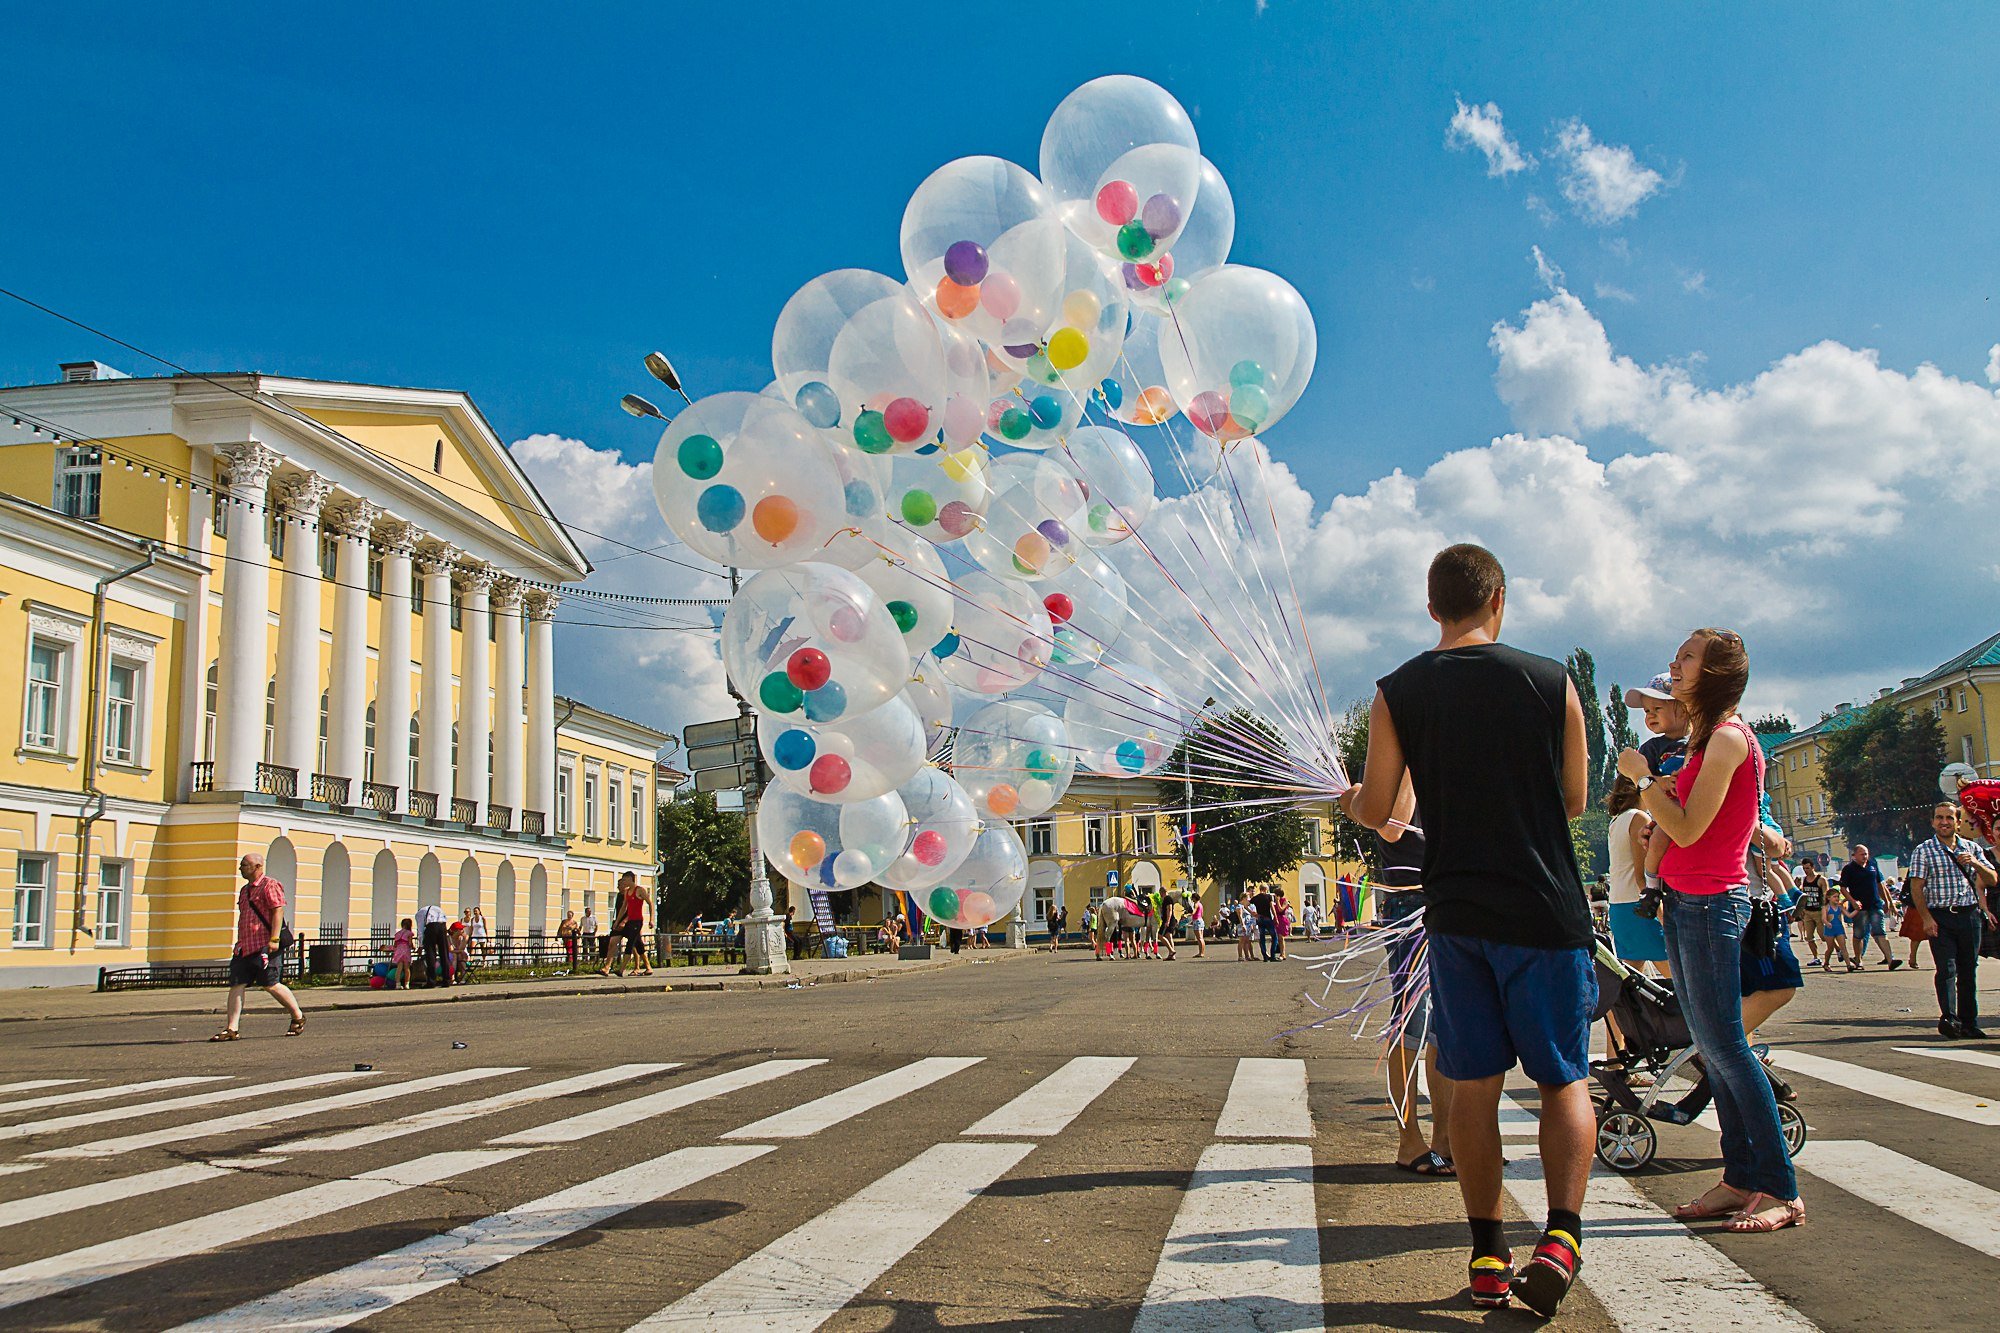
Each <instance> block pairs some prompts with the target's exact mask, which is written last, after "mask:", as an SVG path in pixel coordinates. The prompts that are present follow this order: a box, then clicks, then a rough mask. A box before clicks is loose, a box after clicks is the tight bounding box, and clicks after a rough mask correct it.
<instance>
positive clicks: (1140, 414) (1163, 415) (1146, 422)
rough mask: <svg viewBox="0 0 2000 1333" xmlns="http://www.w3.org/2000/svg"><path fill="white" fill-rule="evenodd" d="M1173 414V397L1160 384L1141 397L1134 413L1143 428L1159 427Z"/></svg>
mask: <svg viewBox="0 0 2000 1333" xmlns="http://www.w3.org/2000/svg"><path fill="white" fill-rule="evenodd" d="M1173 414H1174V398H1173V395H1172V394H1170V393H1168V392H1167V391H1166V389H1165V387H1164V386H1162V385H1158V384H1155V385H1154V386H1153V387H1152V388H1150V389H1147V390H1145V391H1144V392H1143V393H1141V394H1140V395H1139V402H1138V404H1137V406H1136V407H1135V408H1134V410H1133V412H1132V415H1133V416H1135V417H1137V418H1138V419H1139V424H1140V425H1142V426H1157V425H1159V424H1160V423H1161V422H1162V421H1165V420H1166V419H1167V418H1168V417H1170V416H1172V415H1173Z"/></svg>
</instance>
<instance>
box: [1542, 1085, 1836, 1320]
mask: <svg viewBox="0 0 2000 1333" xmlns="http://www.w3.org/2000/svg"><path fill="white" fill-rule="evenodd" d="M1505 1100H1507V1099H1506V1098H1504V1097H1503V1098H1502V1101H1503V1102H1504V1101H1505ZM1506 1151H1507V1153H1508V1156H1509V1158H1510V1160H1509V1161H1508V1163H1507V1175H1506V1181H1507V1192H1508V1193H1509V1194H1511V1195H1513V1196H1514V1202H1515V1203H1516V1204H1518V1205H1520V1208H1521V1211H1522V1212H1524V1213H1526V1214H1527V1215H1528V1216H1529V1217H1530V1218H1541V1217H1544V1216H1546V1214H1547V1210H1548V1206H1549V1205H1548V1196H1547V1193H1546V1192H1545V1191H1544V1190H1543V1188H1542V1163H1541V1159H1540V1158H1539V1157H1538V1156H1536V1155H1535V1150H1534V1149H1533V1148H1532V1147H1530V1146H1529V1145H1527V1144H1523V1143H1510V1144H1507V1145H1506ZM1583 1221H1584V1237H1583V1245H1584V1250H1583V1253H1584V1264H1583V1271H1582V1273H1581V1274H1580V1280H1581V1281H1582V1283H1583V1285H1584V1286H1586V1287H1588V1288H1590V1293H1591V1295H1593V1296H1595V1297H1597V1299H1598V1302H1599V1303H1600V1304H1602V1305H1603V1306H1604V1308H1605V1311H1606V1312H1607V1313H1608V1314H1610V1316H1611V1317H1612V1319H1613V1320H1615V1321H1616V1322H1617V1324H1618V1326H1619V1327H1620V1328H1702V1329H1730V1328H1754V1329H1759V1330H1765V1329H1779V1330H1796V1331H1797V1333H1811V1331H1813V1330H1816V1329H1817V1328H1818V1325H1816V1324H1814V1323H1813V1322H1812V1321H1811V1320H1809V1319H1807V1318H1806V1317H1805V1316H1804V1315H1802V1314H1800V1313H1798V1312H1797V1311H1796V1310H1794V1309H1792V1307H1791V1306H1790V1305H1787V1304H1786V1303H1785V1302H1784V1301H1783V1300H1782V1299H1780V1298H1779V1297H1778V1296H1776V1295H1774V1294H1772V1292H1771V1291H1770V1290H1769V1289H1767V1288H1766V1287H1765V1286H1764V1285H1763V1284H1762V1283H1760V1282H1758V1281H1757V1279H1755V1278H1753V1277H1751V1276H1750V1275H1749V1274H1748V1273H1746V1272H1744V1271H1743V1270H1742V1269H1741V1268H1739V1267H1738V1266H1737V1265H1736V1264H1734V1263H1732V1262H1731V1261H1730V1260H1729V1259H1728V1258H1727V1257H1726V1256H1724V1255H1723V1253H1722V1251H1720V1250H1718V1249H1716V1248H1715V1247H1714V1246H1712V1245H1710V1244H1708V1243H1707V1242H1706V1241H1703V1240H1701V1239H1700V1238H1699V1237H1697V1236H1696V1235H1695V1234H1694V1233H1693V1232H1691V1231H1689V1230H1688V1229H1687V1227H1686V1226H1684V1225H1682V1224H1681V1223H1679V1222H1676V1221H1674V1220H1673V1218H1672V1217H1670V1216H1668V1215H1667V1213H1666V1211H1665V1210H1663V1209H1662V1208H1660V1207H1659V1205H1657V1204H1655V1203H1654V1202H1653V1201H1652V1200H1650V1199H1648V1198H1647V1197H1646V1196H1645V1195H1643V1194H1641V1193H1640V1192H1639V1191H1638V1190H1637V1189H1635V1188H1634V1187H1633V1185H1632V1183H1631V1182H1630V1181H1628V1180H1625V1179H1624V1178H1622V1177H1620V1176H1618V1175H1617V1174H1615V1173H1613V1172H1611V1171H1608V1170H1606V1169H1605V1168H1603V1167H1601V1166H1599V1165H1597V1164H1595V1163H1593V1164H1592V1167H1591V1175H1590V1185H1589V1188H1588V1189H1587V1190H1586V1191H1585V1193H1584V1200H1583ZM1519 1253H1520V1251H1518V1250H1517V1251H1516V1254H1519Z"/></svg>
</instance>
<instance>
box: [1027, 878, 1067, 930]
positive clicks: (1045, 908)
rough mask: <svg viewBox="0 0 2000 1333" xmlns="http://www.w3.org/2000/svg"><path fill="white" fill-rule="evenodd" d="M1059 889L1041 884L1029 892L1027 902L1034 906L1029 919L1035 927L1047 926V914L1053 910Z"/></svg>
mask: <svg viewBox="0 0 2000 1333" xmlns="http://www.w3.org/2000/svg"><path fill="white" fill-rule="evenodd" d="M1061 887H1062V886H1061V885H1057V884H1043V885H1040V886H1038V887H1036V888H1034V889H1032V890H1030V891H1029V898H1028V900H1029V901H1030V902H1031V903H1033V904H1034V906H1033V908H1032V909H1031V910H1032V911H1033V913H1034V915H1033V916H1032V917H1030V918H1029V919H1030V920H1031V921H1033V922H1034V923H1035V924H1036V925H1038V926H1046V925H1048V924H1049V913H1050V912H1051V911H1053V910H1055V905H1056V894H1057V893H1058V892H1060V891H1061Z"/></svg>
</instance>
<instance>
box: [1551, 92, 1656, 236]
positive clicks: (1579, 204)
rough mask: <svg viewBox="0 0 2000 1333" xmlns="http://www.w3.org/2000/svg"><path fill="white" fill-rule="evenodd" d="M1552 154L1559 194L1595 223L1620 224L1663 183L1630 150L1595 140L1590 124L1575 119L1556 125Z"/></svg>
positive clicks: (1585, 218) (1654, 172)
mask: <svg viewBox="0 0 2000 1333" xmlns="http://www.w3.org/2000/svg"><path fill="white" fill-rule="evenodd" d="M1555 153H1556V157H1557V158H1558V160H1560V161H1561V162H1562V193H1563V198H1565V199H1567V200H1569V202H1570V206H1571V207H1572V208H1574V209H1575V210H1576V213H1577V216H1578V217H1580V218H1582V219H1583V220H1584V221H1586V222H1591V223H1595V224H1596V225H1598V226H1608V225H1610V224H1611V223H1614V222H1623V221H1624V220H1625V219H1627V218H1629V217H1631V216H1632V214H1633V213H1634V212H1635V211H1637V209H1638V207H1639V205H1640V204H1642V203H1644V202H1645V201H1646V200H1647V199H1649V198H1651V197H1652V196H1653V195H1655V194H1658V193H1659V192H1660V189H1661V188H1662V187H1663V186H1664V185H1665V184H1666V178H1665V177H1663V176H1662V175H1660V173H1659V172H1657V171H1655V170H1653V169H1652V168H1651V167H1649V166H1646V165H1645V164H1644V163H1642V162H1640V161H1639V159H1638V158H1637V157H1636V156H1635V155H1634V154H1633V152H1632V150H1631V149H1630V148H1626V147H1624V146H1622V145H1613V144H1606V143H1599V142H1597V140H1596V139H1595V138H1594V137H1593V136H1592V135H1591V133H1590V127H1589V126H1588V125H1586V124H1584V123H1583V122H1582V121H1581V120H1577V119H1574V118H1572V119H1570V120H1566V121H1564V122H1563V123H1562V124H1561V125H1560V126H1558V127H1557V128H1556V148H1555Z"/></svg>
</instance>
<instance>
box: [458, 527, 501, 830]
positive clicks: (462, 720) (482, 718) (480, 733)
mask: <svg viewBox="0 0 2000 1333" xmlns="http://www.w3.org/2000/svg"><path fill="white" fill-rule="evenodd" d="M492 586H493V568H492V566H490V565H487V564H485V563H483V562H471V563H467V564H464V565H461V566H459V571H458V590H459V595H460V598H461V599H462V602H463V608H462V612H461V614H460V616H459V629H460V644H459V663H458V799H460V800H461V801H471V802H472V803H473V810H474V814H473V817H474V818H475V819H477V818H479V817H480V815H481V814H483V813H484V811H485V809H486V777H487V767H486V738H487V737H488V736H490V735H491V734H492V730H491V728H492V721H491V718H492V714H491V712H490V711H489V710H490V709H491V706H492V705H491V703H490V702H489V701H488V699H487V697H486V692H487V686H486V664H487V653H486V648H487V644H486V624H487V610H486V592H487V589H489V588H491V587H492Z"/></svg>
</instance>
